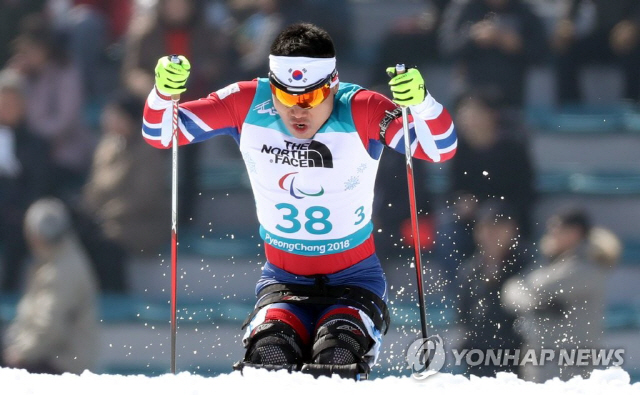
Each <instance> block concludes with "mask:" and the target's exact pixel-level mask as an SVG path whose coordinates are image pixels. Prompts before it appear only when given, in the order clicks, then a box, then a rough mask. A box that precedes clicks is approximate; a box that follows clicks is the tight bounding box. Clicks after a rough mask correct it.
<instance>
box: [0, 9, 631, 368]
mask: <svg viewBox="0 0 640 395" xmlns="http://www.w3.org/2000/svg"><path fill="white" fill-rule="evenodd" d="M297 21H309V22H313V23H316V24H318V25H320V26H322V27H323V28H325V29H326V30H328V31H329V33H330V34H331V36H332V38H333V39H334V41H335V44H336V50H337V59H338V69H339V72H340V77H341V79H342V80H343V81H348V82H354V83H358V84H361V85H363V86H364V87H367V88H370V89H374V90H378V91H380V92H382V93H384V94H387V93H388V92H387V91H388V89H387V86H386V82H387V77H386V75H385V72H384V70H385V68H386V67H388V66H392V65H395V64H396V63H405V64H407V65H409V66H412V67H413V66H415V67H418V68H419V69H420V70H421V71H422V74H423V76H424V78H425V81H426V86H427V89H429V91H430V92H431V93H432V94H433V95H434V97H435V98H436V99H437V100H439V101H440V102H442V103H443V104H445V105H446V106H447V107H448V108H449V111H450V112H451V114H452V116H453V118H454V122H455V124H456V127H457V131H458V137H459V143H458V152H457V155H456V157H455V158H454V159H453V160H452V161H450V162H448V163H445V164H437V165H433V164H425V163H419V164H417V165H416V169H415V172H416V177H417V179H416V184H417V186H418V190H417V196H418V200H419V202H418V205H419V208H420V218H419V221H420V232H421V245H422V248H423V250H422V254H423V257H424V261H425V266H426V268H427V269H426V270H427V271H428V275H427V276H426V282H427V284H426V285H427V290H428V297H427V299H428V301H429V305H430V307H429V308H430V309H431V311H437V312H439V313H437V314H434V317H435V318H433V317H432V318H431V319H432V321H434V322H432V325H435V326H436V327H438V325H442V327H447V326H449V327H451V326H454V325H455V326H457V327H460V328H462V329H461V332H460V334H458V335H456V336H457V337H456V339H455V341H454V342H457V344H461V345H464V346H466V347H470V348H473V347H480V348H485V349H486V348H495V349H499V348H509V347H510V348H514V347H520V346H521V345H523V344H524V345H526V346H528V347H534V348H535V347H538V348H540V347H551V346H553V347H565V348H567V347H578V346H595V345H602V344H604V343H603V336H602V335H601V334H602V333H603V332H604V334H605V336H604V339H605V340H606V336H607V335H606V334H607V333H614V332H615V331H616V330H617V331H618V332H616V333H623V334H624V336H626V335H628V333H633V334H634V336H635V335H638V328H640V313H639V312H640V299H639V298H638V296H637V292H636V289H637V283H638V281H640V231H639V230H638V228H637V223H638V222H639V221H640V201H639V199H638V196H639V195H640V165H639V163H638V159H637V158H638V154H637V152H638V151H639V148H640V106H639V102H638V100H640V67H639V66H640V2H638V1H637V0H617V1H615V2H612V1H605V0H422V1H418V0H413V1H412V0H396V1H384V0H0V296H2V298H1V300H0V301H1V302H2V304H1V305H0V307H1V309H0V313H1V314H0V324H2V321H3V320H4V321H5V322H4V324H5V325H6V327H7V328H8V329H6V331H0V333H2V332H6V334H5V336H4V337H5V356H4V361H5V362H4V364H5V365H7V366H22V367H28V368H30V369H31V370H33V371H45V372H62V371H82V369H83V368H95V366H96V363H98V362H101V363H98V365H97V366H99V368H95V369H98V370H99V369H102V370H103V371H104V370H107V369H106V368H105V365H107V364H108V363H107V362H105V359H104V358H102V360H101V359H100V357H97V356H96V355H97V354H98V351H96V349H98V348H100V346H97V345H96V344H98V343H100V342H101V340H99V339H95V338H94V337H92V336H95V333H96V330H97V329H96V328H97V326H98V324H97V323H98V320H100V321H101V322H102V324H103V325H104V324H105V321H106V322H107V323H108V322H109V319H110V318H109V317H113V316H115V315H117V313H115V312H117V311H123V307H122V306H123V305H126V306H127V307H128V308H129V310H126V309H124V310H126V311H127V312H126V313H123V315H126V316H127V317H129V315H128V314H129V313H131V309H134V308H135V307H133V306H134V305H135V303H133V302H132V300H138V299H135V298H140V299H142V300H145V301H146V302H148V301H149V300H154V299H155V300H166V297H167V294H166V288H168V279H167V278H166V268H167V266H166V262H165V258H166V257H167V256H168V251H169V236H170V231H169V230H170V220H169V218H170V214H169V212H170V195H169V191H170V184H169V181H170V180H169V177H170V171H169V169H170V163H169V160H170V158H169V152H167V151H164V150H155V149H153V148H151V147H150V146H147V145H146V143H145V142H144V141H143V139H142V138H141V135H140V129H141V114H142V108H143V105H144V100H145V98H146V96H147V94H148V93H149V91H150V90H151V89H152V87H153V80H154V77H153V69H154V66H155V64H156V62H157V59H158V58H159V57H160V56H163V55H167V54H173V53H178V54H183V55H185V56H187V58H189V59H190V61H191V64H192V71H191V76H190V79H189V82H188V90H187V92H186V93H185V94H184V95H183V98H182V99H183V100H193V99H197V98H200V97H204V96H206V95H207V94H209V93H210V92H212V91H215V90H217V89H219V88H222V87H224V86H226V85H227V84H229V83H232V82H235V81H239V80H247V79H253V78H256V77H261V76H265V75H266V72H267V60H268V59H267V56H268V53H269V47H270V44H271V42H272V40H273V39H274V38H275V36H276V35H277V33H278V32H279V31H280V30H281V29H282V28H283V27H284V26H286V25H287V24H289V23H292V22H297ZM181 150H182V154H181V159H180V160H181V163H180V171H181V177H180V183H181V184H180V188H181V189H180V199H179V202H180V208H179V217H180V232H181V233H180V237H181V242H180V247H181V249H180V252H181V257H182V260H181V263H182V264H183V265H185V266H186V267H190V268H196V269H194V270H198V269H197V268H200V270H201V271H203V270H204V268H206V271H205V273H206V274H207V276H204V277H202V278H200V279H199V280H198V281H197V283H198V284H195V282H191V283H189V282H188V279H187V280H185V281H186V282H187V285H186V286H184V287H183V288H181V289H182V290H183V291H185V292H186V291H188V292H187V294H188V295H189V296H190V297H191V299H192V300H199V301H201V302H202V303H203V304H207V303H209V304H212V303H214V304H216V305H218V306H220V305H222V304H224V303H232V302H238V301H240V302H243V303H244V304H245V305H244V307H245V308H246V312H248V311H249V309H250V307H249V306H250V305H251V303H252V302H253V300H252V297H251V292H252V289H251V287H247V286H246V284H250V283H252V282H253V281H254V280H255V278H256V275H255V267H256V266H257V265H256V263H259V262H261V259H262V258H261V257H262V256H261V252H260V251H261V241H260V240H259V239H258V237H257V222H256V218H255V209H254V205H253V201H252V195H251V191H250V189H249V184H248V180H247V178H246V174H245V169H244V165H243V163H242V160H241V155H240V153H239V152H238V150H237V148H236V146H235V142H234V141H233V140H231V139H225V138H218V139H215V141H209V142H207V143H205V144H199V145H194V146H188V147H184V148H181ZM405 190H406V179H405V172H404V158H403V156H402V155H396V154H394V153H393V152H387V153H385V154H384V157H383V159H382V162H381V166H380V174H379V179H378V182H377V185H376V200H375V205H376V217H375V218H374V219H375V224H376V237H377V238H376V245H377V248H378V255H379V256H380V257H381V259H382V260H383V264H384V265H385V269H386V270H387V273H388V277H389V280H390V284H391V285H393V286H394V287H395V289H396V291H394V292H392V295H393V297H395V300H396V301H397V303H398V304H399V305H402V304H409V305H410V304H412V303H413V302H414V301H415V296H412V295H411V291H406V292H404V291H397V290H398V288H400V289H405V288H407V289H409V288H412V287H414V288H415V286H412V285H411V284H413V283H414V282H415V280H412V279H411V277H410V276H409V277H407V275H406V274H405V273H404V272H403V270H405V269H407V268H408V266H409V265H408V263H407V262H408V261H409V260H410V259H412V256H413V252H412V250H411V247H410V246H411V240H410V238H411V237H412V236H411V228H410V226H409V220H408V218H409V211H408V204H407V201H408V200H407V197H406V194H405V193H404V191H405ZM34 203H35V204H34ZM30 212H31V214H29V213H30ZM554 265H557V266H554ZM229 267H231V269H229ZM247 268H250V269H247ZM236 269H237V270H236ZM252 270H253V272H252ZM545 270H547V271H550V272H545ZM230 271H238V272H239V274H241V273H243V274H244V276H241V275H238V278H236V280H231V279H230V278H232V277H234V275H231V274H230V275H229V277H227V278H226V280H225V284H227V287H229V285H228V284H230V283H231V284H234V285H233V287H240V288H242V286H244V288H246V289H237V288H234V289H233V290H232V291H229V288H226V289H225V288H224V287H222V288H223V289H224V290H223V291H221V292H218V291H213V292H212V289H215V288H217V287H218V286H217V285H212V284H213V282H214V281H216V280H214V278H215V277H216V274H219V273H230ZM185 273H186V269H185ZM247 273H250V274H247ZM399 273H402V274H399ZM549 273H552V274H549ZM71 274H73V275H71ZM220 277H221V276H220V275H219V276H218V279H220ZM550 277H551V278H552V280H551V281H546V282H545V281H542V278H546V279H547V280H548V279H549V278H550ZM206 278H208V279H209V280H210V281H211V283H210V284H208V285H207V284H206ZM182 279H183V280H184V277H183V278H182ZM192 281H193V280H192ZM234 281H236V282H234ZM165 282H166V284H165ZM78 283H82V286H81V287H79V288H78ZM518 284H519V285H518ZM523 284H524V285H523ZM526 284H529V285H528V287H529V288H527V285H526ZM240 285H242V286H240ZM189 287H190V288H189ZM154 289H159V290H161V291H154ZM194 289H196V290H200V294H198V292H199V291H195V292H194ZM523 289H528V290H529V292H523V291H522V290H523ZM578 289H579V290H580V292H578V291H577V290H578ZM559 290H560V291H559ZM562 290H575V292H573V293H572V292H568V294H565V295H563V296H564V299H563V298H561V297H558V294H559V293H562V292H561V291H562ZM525 294H526V295H528V296H529V297H531V295H532V294H534V299H533V300H529V299H527V298H526V297H525V296H526V295H525ZM239 295H240V296H239ZM163 298H165V299H163ZM207 298H210V299H208V301H207ZM216 298H217V299H216ZM42 301H45V302H42ZM214 301H215V302H214ZM18 302H19V304H18ZM160 305H162V303H160ZM543 305H544V306H545V308H540V306H543ZM16 306H17V307H16ZM524 306H529V307H528V308H525V307H524ZM536 306H537V307H536ZM53 307H56V309H55V310H53ZM162 308H166V303H165V305H163V306H162ZM144 310H149V305H148V304H147V305H146V309H144ZM135 313H136V314H137V316H138V317H139V316H140V311H137V312H135ZM136 314H134V315H136ZM221 315H222V316H225V315H230V313H229V310H225V311H224V314H221ZM603 316H606V317H607V318H606V319H602V317H603ZM437 317H444V318H443V319H442V320H439V319H438V318H437ZM532 317H533V318H532ZM563 317H564V318H563ZM114 320H115V321H117V319H114ZM133 320H134V321H135V319H133ZM203 320H204V321H207V319H203ZM160 321H163V320H162V319H161V320H160ZM10 322H11V324H10ZM527 322H529V324H527ZM532 322H533V323H532ZM540 322H545V323H546V325H542V324H540ZM536 323H538V324H540V325H541V326H538V327H536V326H535V325H536ZM550 323H552V324H553V325H552V324H550ZM532 325H533V326H532ZM558 326H559V327H562V328H572V329H571V330H569V332H567V331H564V332H562V331H561V332H562V333H556V332H554V331H553V330H552V328H553V327H558ZM51 328H55V329H56V330H53V329H51ZM523 328H524V329H523ZM527 328H528V329H527ZM238 331H239V330H238ZM572 331H575V332H572ZM629 331H631V332H629ZM541 334H542V335H541ZM544 334H546V335H547V336H546V341H547V343H545V336H544ZM54 335H55V336H54ZM532 335H537V336H532ZM52 336H54V337H52ZM563 337H564V338H567V337H568V338H570V339H572V341H573V340H575V342H565V343H563V344H559V341H558V339H562V338H563ZM69 339H74V340H76V341H77V342H79V344H72V345H66V346H65V347H67V348H66V351H64V352H65V353H68V354H69V355H74V356H76V357H77V356H78V355H79V354H82V356H83V358H84V359H83V362H82V363H79V362H78V361H77V360H76V361H75V362H74V363H70V364H65V363H62V362H60V363H58V362H51V360H50V356H51V355H53V354H55V355H60V354H62V353H63V352H62V351H56V347H58V346H59V345H60V344H62V343H65V344H66V343H68V342H69ZM219 339H220V338H219V337H218V341H222V342H224V340H219ZM615 339H616V340H615V341H618V342H622V343H625V341H624V340H620V339H624V337H621V338H615ZM236 341H237V339H236ZM104 342H105V341H104V340H102V344H104ZM548 342H551V343H548ZM560 343H562V342H560ZM631 343H633V342H629V344H626V343H625V344H619V346H627V345H629V346H630V344H631ZM236 346H237V347H238V348H239V345H237V344H236ZM74 347H75V348H74ZM69 348H71V349H72V350H75V351H70V349H69ZM102 348H104V347H102ZM78 350H82V351H78ZM142 354H143V353H141V355H142ZM636 358H638V359H640V355H638V356H637V357H636ZM57 359H61V358H57ZM72 359H73V358H72ZM0 361H2V360H1V359H0ZM97 361H98V362H97ZM143 365H144V364H143ZM639 365H640V360H638V361H636V362H635V365H634V364H633V361H631V363H630V364H629V366H630V369H631V370H632V371H636V373H637V371H640V369H638V366H639ZM146 367H147V368H148V367H149V364H148V363H147V364H146ZM482 368H483V369H473V368H472V367H469V369H468V370H466V371H465V372H466V373H473V374H478V375H493V374H495V373H496V370H511V371H514V370H515V371H516V372H517V373H518V374H520V375H521V376H522V377H525V378H528V379H531V380H538V381H540V380H542V379H543V378H544V377H552V376H553V375H558V374H561V375H564V376H563V377H569V376H570V375H573V374H587V373H588V372H587V370H588V369H586V368H585V369H584V371H580V370H579V369H578V370H577V371H575V370H574V371H570V372H567V371H566V370H565V371H560V372H557V371H556V372H540V371H538V372H529V371H526V369H514V368H512V367H501V368H499V369H495V368H491V369H487V367H482ZM634 369H635V370H634ZM115 370H117V369H115ZM144 372H145V373H148V371H144ZM545 375H548V376H545ZM549 375H550V376H549ZM567 375H569V376H567Z"/></svg>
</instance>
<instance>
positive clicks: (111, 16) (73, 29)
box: [48, 0, 134, 103]
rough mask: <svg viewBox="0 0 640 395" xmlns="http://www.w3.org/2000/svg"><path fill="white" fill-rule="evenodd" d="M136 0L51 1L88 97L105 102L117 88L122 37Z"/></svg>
mask: <svg viewBox="0 0 640 395" xmlns="http://www.w3.org/2000/svg"><path fill="white" fill-rule="evenodd" d="M133 3H134V0H72V1H67V2H55V3H51V2H49V7H48V8H49V12H50V14H51V15H52V19H53V23H54V25H55V26H56V28H57V29H60V30H62V31H63V32H64V33H65V35H66V37H67V38H68V41H69V44H68V45H69V53H70V57H71V59H72V60H73V61H74V62H75V63H76V65H77V66H78V68H79V69H80V73H81V75H82V84H83V86H84V87H85V94H86V97H87V100H88V101H91V102H92V103H94V102H95V103H102V102H103V101H104V99H105V98H106V97H108V95H109V94H110V93H111V92H113V91H114V89H115V88H117V85H116V84H114V81H117V79H118V75H119V73H120V67H121V65H120V61H121V57H122V51H123V50H122V48H121V47H122V44H123V43H122V41H123V37H124V35H125V33H126V32H127V29H128V27H129V22H130V20H131V15H132V12H133Z"/></svg>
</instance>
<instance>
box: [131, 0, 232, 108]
mask: <svg viewBox="0 0 640 395" xmlns="http://www.w3.org/2000/svg"><path fill="white" fill-rule="evenodd" d="M204 11H205V1H204V0H158V3H157V5H156V6H155V8H154V12H152V13H149V14H146V15H141V16H139V17H137V18H135V19H134V21H133V22H132V24H131V29H130V31H129V33H128V37H127V40H126V46H125V54H124V61H123V79H124V82H125V86H126V87H127V89H129V91H131V92H133V93H134V94H137V95H138V96H140V97H141V98H143V99H144V98H146V97H147V95H148V94H149V91H150V90H151V89H152V88H153V84H154V76H153V70H154V68H155V66H156V62H157V61H158V59H159V58H160V57H161V56H163V55H166V54H180V55H184V56H186V57H187V59H189V61H190V63H191V75H190V77H189V82H188V85H187V88H188V89H187V91H186V92H185V93H184V94H183V95H182V96H183V97H182V99H183V100H195V99H198V98H200V97H206V96H207V95H208V94H209V93H210V92H211V91H213V90H215V89H217V88H219V87H220V86H224V84H226V83H227V82H228V81H231V78H230V77H229V76H228V75H227V72H228V65H229V63H230V61H229V60H228V59H229V54H230V53H229V51H230V46H229V41H230V40H229V35H228V34H227V33H226V32H225V31H223V30H221V29H219V28H218V27H216V26H210V25H209V24H207V19H206V18H205V16H206V14H205V12H204Z"/></svg>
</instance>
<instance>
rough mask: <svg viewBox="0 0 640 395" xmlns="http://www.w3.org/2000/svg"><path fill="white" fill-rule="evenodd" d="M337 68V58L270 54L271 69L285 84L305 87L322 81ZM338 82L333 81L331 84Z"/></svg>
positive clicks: (293, 86)
mask: <svg viewBox="0 0 640 395" xmlns="http://www.w3.org/2000/svg"><path fill="white" fill-rule="evenodd" d="M335 69H336V58H307V57H304V56H275V55H269V70H271V73H273V75H274V76H275V77H276V78H277V79H278V80H279V81H280V82H281V83H283V84H285V85H287V86H290V87H292V88H305V87H307V86H309V85H313V84H314V83H316V82H318V81H321V80H323V79H325V78H327V76H328V75H329V74H331V73H333V71H334V70H335ZM336 83H337V78H336V79H335V82H334V81H332V82H331V86H334V85H335V84H336Z"/></svg>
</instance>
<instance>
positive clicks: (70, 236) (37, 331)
mask: <svg viewBox="0 0 640 395" xmlns="http://www.w3.org/2000/svg"><path fill="white" fill-rule="evenodd" d="M25 233H26V237H27V240H28V242H29V246H30V249H31V252H32V255H33V258H34V265H33V268H32V272H31V273H30V275H29V278H28V282H27V288H26V292H25V294H24V295H23V296H22V298H21V299H20V302H19V304H18V309H17V315H16V317H15V319H14V320H13V322H12V323H11V325H10V326H9V328H8V330H7V333H6V339H5V344H6V347H5V350H4V358H5V362H6V364H7V366H9V367H13V368H21V369H26V370H27V371H29V372H31V373H50V374H61V373H64V372H70V373H76V374H79V373H82V372H83V371H84V370H85V369H91V368H92V367H93V366H94V363H95V362H96V355H97V349H98V321H97V302H96V294H97V292H98V289H97V285H96V281H95V279H94V276H93V273H92V271H91V262H90V261H89V258H88V257H87V255H86V253H85V252H84V251H83V249H82V247H81V245H80V243H79V241H78V239H77V237H76V235H75V232H74V230H73V228H72V226H71V218H70V216H69V213H68V212H67V211H66V209H65V207H64V205H63V204H62V202H61V201H60V200H57V199H50V198H47V199H42V200H38V201H37V202H35V203H34V204H33V205H32V206H31V207H29V209H28V211H27V214H26V216H25Z"/></svg>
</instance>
